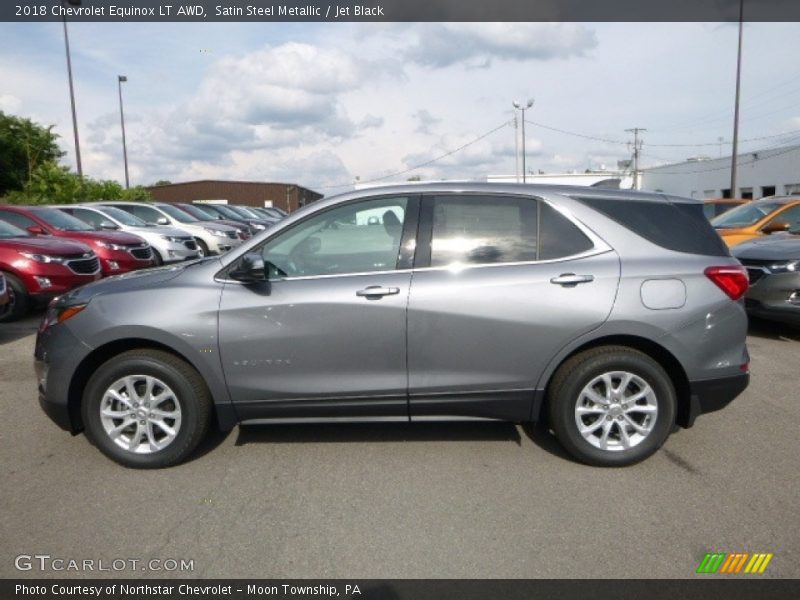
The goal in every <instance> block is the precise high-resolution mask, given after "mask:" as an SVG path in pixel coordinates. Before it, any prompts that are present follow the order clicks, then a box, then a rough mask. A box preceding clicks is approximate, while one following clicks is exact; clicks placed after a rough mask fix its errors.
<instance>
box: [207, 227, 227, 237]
mask: <svg viewBox="0 0 800 600" xmlns="http://www.w3.org/2000/svg"><path fill="white" fill-rule="evenodd" d="M203 229H205V230H206V231H207V232H208V233H210V234H211V235H216V236H217V237H228V234H227V233H225V232H224V231H220V230H219V229H211V228H210V227H203Z"/></svg>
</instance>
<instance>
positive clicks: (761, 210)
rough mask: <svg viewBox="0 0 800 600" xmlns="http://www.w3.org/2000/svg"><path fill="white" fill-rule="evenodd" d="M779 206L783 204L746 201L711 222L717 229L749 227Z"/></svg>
mask: <svg viewBox="0 0 800 600" xmlns="http://www.w3.org/2000/svg"><path fill="white" fill-rule="evenodd" d="M781 206H783V204H782V203H781V202H758V203H752V202H748V203H747V204H742V205H741V206H739V207H737V208H734V209H732V210H729V211H728V212H726V213H725V214H723V215H720V216H719V217H717V218H715V219H714V220H713V221H711V224H712V225H713V226H714V227H716V228H717V229H735V228H737V227H749V226H750V225H755V224H756V223H758V222H759V221H760V220H761V219H763V218H764V217H766V216H767V215H769V214H770V213H771V212H774V211H776V210H778V209H779V208H780V207H781Z"/></svg>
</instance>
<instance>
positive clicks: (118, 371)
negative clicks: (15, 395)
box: [81, 349, 211, 469]
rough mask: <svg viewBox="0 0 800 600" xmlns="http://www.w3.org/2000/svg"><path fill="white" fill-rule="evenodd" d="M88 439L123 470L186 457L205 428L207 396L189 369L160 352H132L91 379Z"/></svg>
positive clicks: (166, 463) (85, 402)
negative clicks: (123, 467)
mask: <svg viewBox="0 0 800 600" xmlns="http://www.w3.org/2000/svg"><path fill="white" fill-rule="evenodd" d="M81 410H82V416H83V423H84V425H85V427H86V435H87V437H88V438H89V439H90V440H91V441H92V443H93V444H95V445H96V446H97V447H98V448H99V449H100V451H101V452H103V453H104V454H105V455H106V456H108V457H109V458H111V459H112V460H115V461H116V462H118V463H120V464H122V465H125V466H126V467H135V468H145V469H146V468H160V467H168V466H170V465H173V464H176V463H178V462H181V461H182V460H184V459H186V458H187V457H188V456H189V455H190V454H191V452H192V451H193V450H194V449H195V448H196V447H197V444H198V443H200V440H201V439H202V438H203V437H204V436H205V434H206V431H207V430H208V426H209V421H210V418H211V396H210V394H209V391H208V388H207V387H206V385H205V382H204V381H203V379H202V378H201V377H200V375H199V373H198V372H197V371H195V370H194V369H193V368H192V367H191V366H190V365H188V364H187V363H186V362H184V361H183V360H181V359H179V358H177V357H176V356H174V355H172V354H169V353H168V352H163V351H161V350H149V349H148V350H131V351H129V352H125V353H123V354H120V355H119V356H116V357H114V358H112V359H111V360H109V361H107V362H106V363H104V364H103V365H101V366H100V368H99V369H97V371H96V372H95V374H94V375H93V376H92V377H91V379H90V380H89V383H88V384H87V386H86V389H85V391H84V395H83V403H82V406H81Z"/></svg>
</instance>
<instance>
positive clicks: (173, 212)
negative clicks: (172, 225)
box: [158, 204, 197, 223]
mask: <svg viewBox="0 0 800 600" xmlns="http://www.w3.org/2000/svg"><path fill="white" fill-rule="evenodd" d="M158 208H160V209H161V210H163V211H164V212H165V213H167V214H168V215H169V216H170V217H172V218H173V219H175V220H176V221H178V222H179V223H196V222H197V219H195V218H194V217H193V216H192V215H190V214H189V213H185V212H183V211H182V210H181V209H180V208H175V207H174V206H170V205H169V204H161V205H159V207H158Z"/></svg>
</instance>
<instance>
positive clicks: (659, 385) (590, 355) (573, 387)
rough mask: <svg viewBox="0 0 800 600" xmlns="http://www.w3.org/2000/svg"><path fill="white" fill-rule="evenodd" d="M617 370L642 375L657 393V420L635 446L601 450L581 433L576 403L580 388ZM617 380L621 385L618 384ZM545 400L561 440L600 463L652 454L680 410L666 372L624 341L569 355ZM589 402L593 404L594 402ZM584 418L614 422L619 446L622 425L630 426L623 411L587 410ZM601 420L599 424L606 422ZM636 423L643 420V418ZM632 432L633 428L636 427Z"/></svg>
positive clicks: (622, 463)
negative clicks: (613, 413) (619, 413)
mask: <svg viewBox="0 0 800 600" xmlns="http://www.w3.org/2000/svg"><path fill="white" fill-rule="evenodd" d="M613 371H624V372H627V373H631V374H633V375H635V376H636V377H639V378H641V379H642V380H643V381H644V382H645V383H646V384H648V385H649V386H650V388H651V389H652V391H653V392H654V394H655V404H656V407H657V409H658V412H657V415H656V417H655V423H654V424H653V425H652V429H651V430H650V432H649V434H647V435H646V436H645V437H644V439H642V440H641V441H639V442H638V443H637V444H636V445H633V446H632V447H630V448H624V447H623V448H621V449H617V450H609V449H603V448H602V447H597V446H595V445H593V444H592V443H591V442H590V441H588V440H587V439H585V438H584V436H583V435H582V434H581V432H580V431H579V429H578V424H577V422H576V408H577V404H578V402H579V401H580V397H581V392H582V390H583V389H584V388H585V387H586V386H587V385H588V384H589V383H590V382H591V381H592V380H594V379H595V378H596V377H599V376H601V375H603V374H604V373H609V372H613ZM617 385H618V386H619V384H617ZM547 404H548V411H549V418H550V425H551V426H552V428H553V431H554V432H555V434H556V437H557V438H558V441H559V442H560V443H561V445H562V446H563V447H564V448H565V449H566V450H567V451H568V452H569V453H570V454H571V455H572V456H574V457H575V458H576V459H578V460H579V461H581V462H584V463H586V464H589V465H594V466H599V467H621V466H626V465H631V464H634V463H637V462H640V461H642V460H644V459H645V458H647V457H649V456H651V455H652V454H653V453H655V452H656V450H658V449H659V448H660V447H661V445H662V444H663V443H664V442H665V441H666V440H667V438H668V437H669V435H670V433H671V432H672V430H673V427H674V425H675V414H676V410H677V400H676V395H675V388H674V386H673V384H672V381H671V380H670V377H669V375H667V373H666V371H664V369H663V368H662V367H661V365H659V364H658V363H657V362H656V361H655V360H653V359H652V358H650V357H649V356H647V355H646V354H644V353H642V352H639V351H638V350H634V349H632V348H628V347H625V346H603V347H599V348H593V349H591V350H587V351H586V352H582V353H580V354H577V355H575V356H573V357H572V358H570V359H569V360H567V361H566V362H565V363H564V364H563V365H561V367H559V369H558V370H557V371H556V373H555V375H554V376H553V379H552V381H551V384H550V386H549V387H548V394H547ZM590 406H592V404H591V403H590ZM628 406H630V404H628ZM593 408H594V407H593ZM615 410H619V409H615ZM604 415H605V416H604ZM582 418H583V419H587V420H588V425H589V426H591V425H594V424H595V422H597V421H595V420H594V419H595V418H597V419H600V420H602V419H607V420H608V421H610V424H609V425H608V427H609V428H610V429H611V433H610V434H609V436H610V437H609V439H610V440H611V443H612V444H615V445H618V447H619V446H620V445H622V431H621V429H620V428H621V427H623V426H624V427H625V429H626V431H627V430H628V425H627V424H625V423H626V421H624V419H625V416H621V417H615V416H609V415H608V414H606V413H602V414H600V415H599V416H598V417H594V416H593V415H587V416H584V417H582ZM618 418H619V419H620V424H615V422H614V421H615V420H616V419H618ZM633 418H639V419H647V418H648V417H647V416H646V415H645V416H642V415H639V414H638V413H637V414H634V417H633ZM597 423H598V425H599V426H600V428H602V427H603V425H604V424H603V423H599V422H597ZM637 423H638V422H637ZM584 424H585V425H586V424H587V422H586V421H584ZM638 424H640V425H641V423H638ZM630 432H631V433H635V431H633V430H631V431H630ZM596 433H600V432H596Z"/></svg>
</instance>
